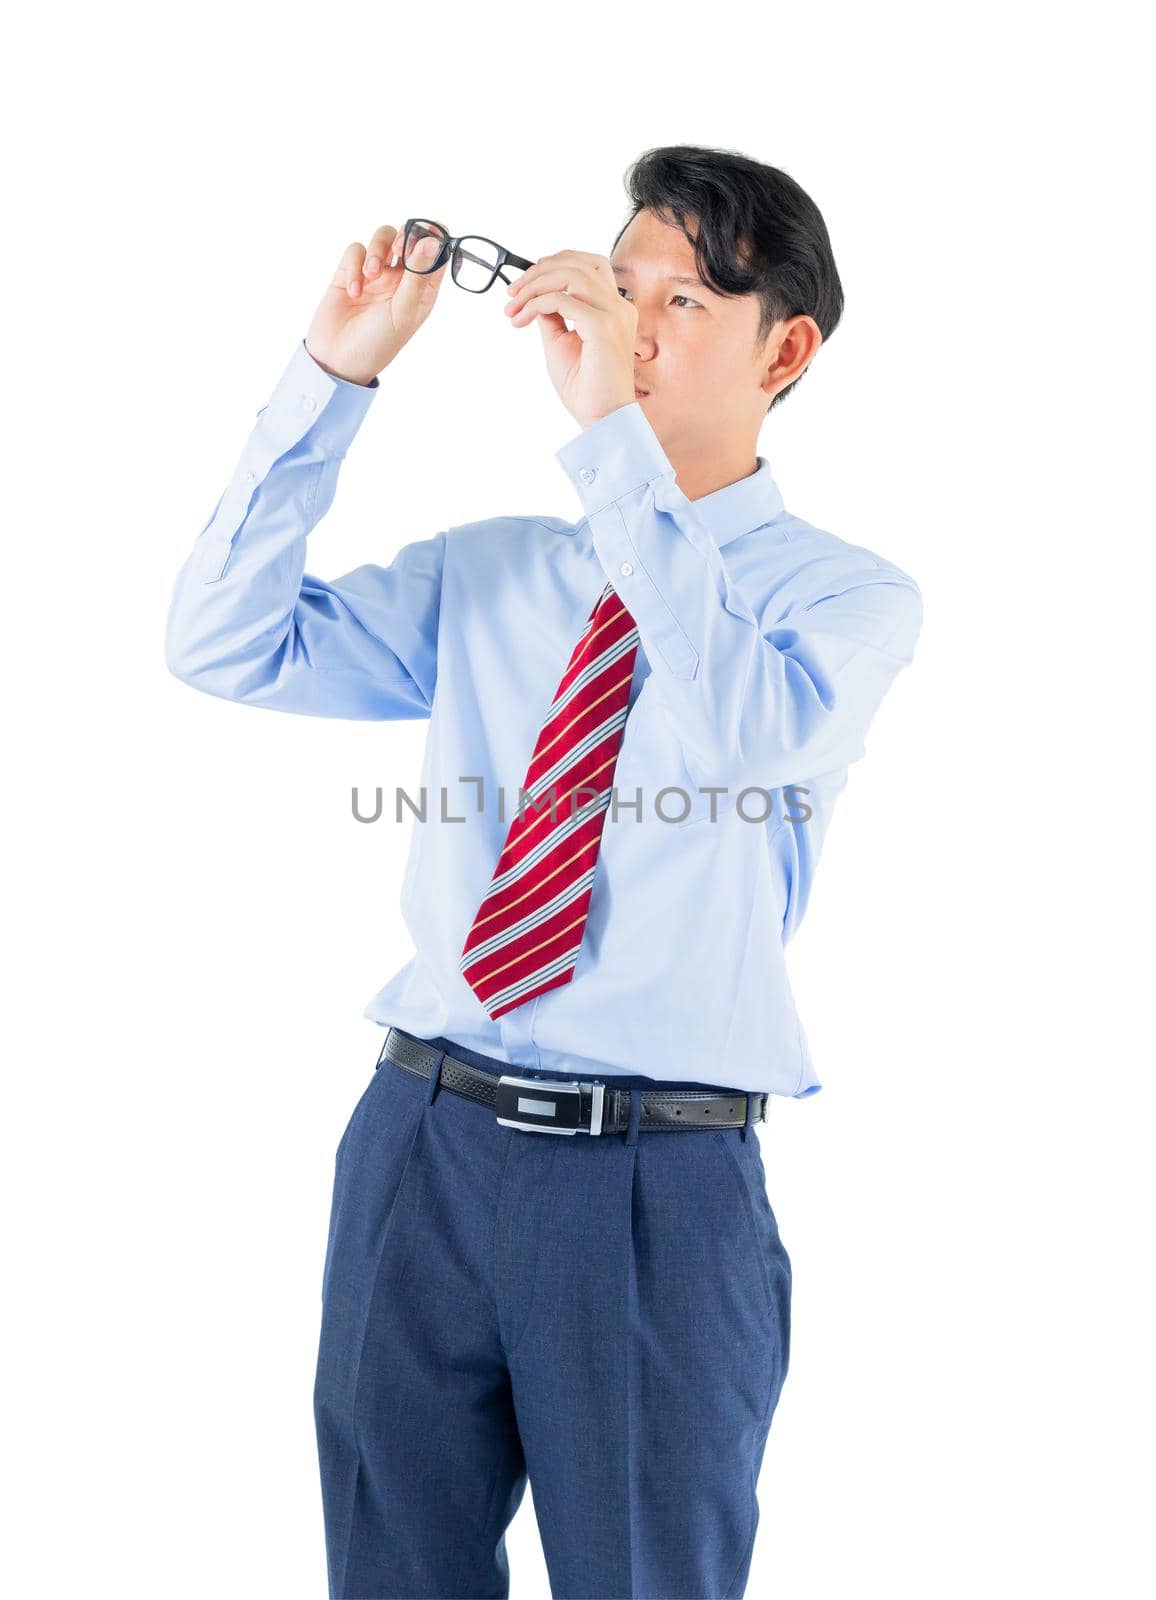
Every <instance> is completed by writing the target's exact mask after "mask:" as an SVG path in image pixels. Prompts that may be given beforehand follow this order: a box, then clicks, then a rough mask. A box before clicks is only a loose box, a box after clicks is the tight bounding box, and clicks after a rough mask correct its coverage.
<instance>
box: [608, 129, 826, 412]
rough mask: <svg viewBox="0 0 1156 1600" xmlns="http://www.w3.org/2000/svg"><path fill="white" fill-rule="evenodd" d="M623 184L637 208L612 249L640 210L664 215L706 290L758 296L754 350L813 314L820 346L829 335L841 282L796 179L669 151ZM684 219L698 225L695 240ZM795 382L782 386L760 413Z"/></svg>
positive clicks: (634, 170) (758, 166) (816, 214)
mask: <svg viewBox="0 0 1156 1600" xmlns="http://www.w3.org/2000/svg"><path fill="white" fill-rule="evenodd" d="M624 181H625V184H626V192H627V194H628V196H629V198H630V203H631V205H632V206H633V208H634V209H633V210H632V211H631V214H630V216H629V217H628V218H627V219H626V222H625V223H624V224H623V225H622V227H621V228H620V229H619V232H618V235H617V237H616V238H615V240H614V244H617V243H618V240H619V239H621V237H622V235H623V234H624V233H625V232H626V229H627V228H628V227H629V226H630V224H631V222H633V220H634V218H635V217H636V216H637V215H638V213H639V212H640V211H650V212H653V213H654V214H655V215H656V216H658V217H659V218H660V219H661V220H663V221H667V220H668V214H669V215H671V216H673V217H674V220H675V223H676V224H677V225H678V226H679V227H680V228H681V229H682V231H683V233H684V234H685V236H686V238H687V240H688V241H689V242H690V243H691V244H693V245H694V259H695V270H696V271H697V272H698V274H699V276H700V277H701V278H702V279H703V281H704V282H705V283H708V284H709V285H710V286H711V288H712V289H714V290H716V291H717V292H718V293H719V294H722V295H727V296H730V295H743V294H757V295H758V297H759V304H760V312H759V327H758V333H757V335H756V343H757V344H761V343H762V341H763V340H764V339H765V338H766V337H767V335H768V334H769V333H770V331H771V329H772V327H773V326H774V325H775V323H776V322H778V321H780V320H781V319H783V318H785V317H796V316H801V315H806V316H809V317H813V318H814V319H815V322H816V323H817V324H818V327H819V332H820V333H821V334H822V335H823V338H824V340H826V339H829V338H830V336H831V334H832V333H834V331H835V328H836V327H837V326H838V322H839V318H840V316H841V315H842V312H843V285H842V284H841V283H840V281H839V274H838V271H837V270H836V267H835V257H834V254H833V253H832V250H831V240H830V238H829V237H828V234H827V225H826V223H825V222H824V221H823V218H822V215H821V213H820V211H819V208H818V206H817V205H816V204H815V202H814V201H813V200H812V199H811V197H810V195H808V194H807V193H806V191H805V190H804V189H802V188H800V186H799V185H798V184H797V183H796V182H795V180H794V178H792V177H790V176H788V174H787V173H785V172H783V171H781V170H780V169H779V168H778V167H768V166H765V165H764V164H763V163H762V162H761V161H754V160H752V159H751V157H750V156H744V155H741V154H740V153H739V152H738V151H737V150H711V149H707V148H706V147H704V146H702V145H693V144H672V145H663V146H662V147H661V148H658V149H654V150H647V151H644V152H643V154H642V155H640V156H639V157H638V158H637V160H636V161H634V162H633V164H632V165H631V166H630V167H629V168H628V170H627V172H626V175H625V179H624ZM688 216H693V217H694V218H695V219H696V222H697V228H696V231H695V232H694V233H693V234H692V233H691V232H690V229H689V228H688V227H687V225H686V218H687V217H688ZM611 249H613V245H612V246H611ZM805 370H807V371H809V370H810V369H809V368H807V369H805ZM802 376H803V374H802V373H800V374H799V377H800V378H801V377H802ZM798 381H799V378H795V379H793V380H792V381H791V382H790V383H789V384H788V385H787V386H786V388H785V389H780V390H779V392H778V394H777V395H775V397H774V399H773V400H772V401H771V403H770V405H769V406H768V407H767V410H768V411H771V410H773V408H774V407H775V406H777V405H778V403H779V401H780V400H785V399H786V398H787V396H788V395H789V394H790V392H791V390H792V389H793V388H794V387H795V384H796V383H798Z"/></svg>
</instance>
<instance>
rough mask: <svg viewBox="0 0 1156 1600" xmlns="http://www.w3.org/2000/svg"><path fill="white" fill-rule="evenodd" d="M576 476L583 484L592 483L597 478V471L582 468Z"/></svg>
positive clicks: (595, 469)
mask: <svg viewBox="0 0 1156 1600" xmlns="http://www.w3.org/2000/svg"><path fill="white" fill-rule="evenodd" d="M578 476H579V477H580V478H581V479H582V482H583V483H593V482H594V480H595V478H596V477H597V476H598V471H597V468H595V467H583V468H582V470H581V471H580V472H579V474H578Z"/></svg>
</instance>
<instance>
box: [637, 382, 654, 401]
mask: <svg viewBox="0 0 1156 1600" xmlns="http://www.w3.org/2000/svg"><path fill="white" fill-rule="evenodd" d="M649 393H650V390H649V389H640V388H639V387H638V385H637V384H635V385H634V398H635V399H636V400H641V399H642V397H643V395H648V394H649Z"/></svg>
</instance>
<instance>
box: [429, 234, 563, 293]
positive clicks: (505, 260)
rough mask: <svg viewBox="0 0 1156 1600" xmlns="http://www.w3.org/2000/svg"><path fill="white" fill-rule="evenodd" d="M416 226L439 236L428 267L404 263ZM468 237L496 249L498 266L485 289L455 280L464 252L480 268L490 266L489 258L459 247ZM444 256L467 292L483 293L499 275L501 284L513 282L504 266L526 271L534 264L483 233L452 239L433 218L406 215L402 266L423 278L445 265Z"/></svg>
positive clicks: (452, 273) (453, 277) (434, 235)
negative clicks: (411, 234)
mask: <svg viewBox="0 0 1156 1600" xmlns="http://www.w3.org/2000/svg"><path fill="white" fill-rule="evenodd" d="M419 227H420V228H424V229H425V230H426V236H427V237H429V238H436V237H437V234H439V233H440V234H441V235H442V247H441V249H440V250H439V251H438V253H437V256H436V258H435V259H434V260H433V261H432V262H431V263H430V265H429V266H428V267H410V266H406V260H405V258H406V256H407V254H408V253H409V236H410V233H411V232H412V230H413V229H414V228H419ZM434 229H436V230H437V232H436V233H435V232H433V231H432V230H434ZM467 239H477V240H479V241H480V242H481V243H482V244H492V245H493V247H494V249H495V250H496V251H497V252H498V261H497V265H496V266H495V267H494V269H493V272H492V273H491V275H490V281H489V283H487V284H486V285H485V288H482V289H471V288H470V286H469V284H468V283H461V282H459V281H458V264H459V262H460V261H461V259H462V256H463V255H465V256H467V257H468V258H469V260H471V261H475V262H477V264H478V266H479V267H488V266H489V262H488V261H483V260H481V258H480V257H479V256H475V255H471V254H470V252H469V251H468V250H465V251H463V250H461V248H460V247H461V246H462V245H463V244H464V243H465V242H466V240H467ZM447 256H449V257H450V258H451V262H450V277H451V278H452V279H453V280H454V282H455V283H456V284H457V286H458V288H459V289H464V290H465V291H466V293H467V294H485V292H486V290H487V289H492V288H493V286H494V279H495V278H501V280H502V282H503V283H512V282H513V281H514V280H513V279H512V278H507V277H506V274H505V273H504V272H503V271H502V268H503V267H507V266H509V267H518V268H520V269H521V271H523V272H525V270H526V268H527V267H532V266H533V265H534V263H533V262H532V261H527V260H526V259H525V257H524V256H516V255H515V254H514V252H513V251H512V250H507V249H506V247H505V245H501V244H499V243H498V241H497V240H496V239H487V238H486V237H485V235H484V234H481V233H463V234H462V235H461V236H460V237H458V238H456V239H455V238H453V237H451V235H450V230H449V229H448V228H447V227H445V226H444V225H443V224H442V223H440V222H435V221H434V220H433V218H432V217H407V218H406V223H405V231H404V233H403V235H402V242H401V264H402V266H403V267H405V270H406V271H407V272H413V273H416V274H417V275H418V277H422V278H424V277H428V275H429V274H430V273H431V272H436V271H437V270H438V268H439V267H442V266H444V265H445V262H446V258H447Z"/></svg>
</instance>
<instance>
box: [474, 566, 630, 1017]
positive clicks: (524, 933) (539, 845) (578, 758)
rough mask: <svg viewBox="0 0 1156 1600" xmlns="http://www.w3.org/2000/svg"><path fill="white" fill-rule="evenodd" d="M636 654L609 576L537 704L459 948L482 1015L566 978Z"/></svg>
mask: <svg viewBox="0 0 1156 1600" xmlns="http://www.w3.org/2000/svg"><path fill="white" fill-rule="evenodd" d="M637 653H638V629H637V628H636V627H635V625H634V618H633V617H632V616H631V615H630V612H629V611H627V609H626V607H625V606H624V605H623V604H622V601H621V600H620V599H619V598H618V595H617V594H616V593H615V591H614V589H613V588H612V587H611V585H610V584H609V583H607V585H606V587H605V588H604V589H603V591H602V593H601V594H600V595H599V597H598V599H597V601H596V602H595V605H594V609H593V611H591V613H590V616H589V618H588V619H587V622H586V626H585V627H584V628H583V630H582V633H581V635H580V637H579V639H578V643H577V644H576V645H575V646H574V650H573V652H572V654H571V656H570V661H569V664H568V666H567V668H566V671H565V672H564V673H563V674H562V681H561V682H560V683H559V685H558V692H557V694H555V696H554V699H553V701H552V703H551V705H550V709H549V710H548V711H547V713H546V719H545V721H544V722H543V724H542V731H541V732H540V733H539V735H538V739H537V743H536V744H535V745H534V753H533V755H532V756H531V757H530V765H529V768H528V770H527V772H526V777H525V781H524V783H523V785H522V787H523V789H524V790H525V791H526V792H525V798H524V801H523V803H522V805H521V807H520V809H521V810H522V812H523V814H522V815H520V816H516V817H515V818H514V820H513V822H512V823H511V824H510V830H509V832H508V833H507V835H506V842H505V844H504V845H503V846H502V853H501V855H500V856H499V857H498V863H497V866H496V867H495V868H494V875H493V878H492V880H491V882H490V886H489V888H488V889H487V890H486V894H485V898H484V899H483V901H482V903H481V905H480V906H479V907H478V911H477V915H476V916H475V917H474V920H473V924H472V926H471V928H470V931H469V934H468V936H467V938H466V942H465V945H464V947H463V949H462V959H461V961H460V963H459V965H460V967H461V971H462V974H463V976H464V977H465V980H466V982H467V983H468V984H469V986H470V988H471V989H472V990H473V991H474V993H475V994H476V995H477V997H478V999H479V1000H480V1001H481V1002H482V1004H483V1006H485V1008H486V1010H487V1012H488V1013H489V1014H490V1016H491V1017H495V1018H496V1017H500V1016H501V1015H502V1014H503V1012H506V1011H512V1010H513V1009H514V1007H515V1006H520V1005H524V1004H525V1003H526V1001H527V1000H532V999H533V998H534V997H535V995H539V994H544V993H545V992H546V990H547V989H556V988H558V987H559V985H561V984H563V983H569V982H570V979H571V978H572V977H573V975H574V963H575V962H576V961H577V959H578V947H579V945H580V944H581V943H582V934H583V931H584V929H585V926H586V913H587V911H588V910H589V908H590V894H591V886H592V884H593V881H594V866H595V862H596V860H597V857H598V846H599V844H600V842H601V839H602V825H603V823H604V822H605V820H606V811H607V807H608V806H609V804H610V788H611V784H612V780H613V777H614V765H615V762H616V761H617V759H618V750H619V746H620V745H621V743H622V730H623V728H624V726H625V724H626V713H627V704H626V702H627V700H628V698H629V695H630V681H631V678H632V677H633V674H634V658H635V656H636V655H637ZM551 793H553V795H554V804H553V807H552V806H551V801H550V796H551ZM571 797H573V798H571ZM539 807H540V808H539Z"/></svg>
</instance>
